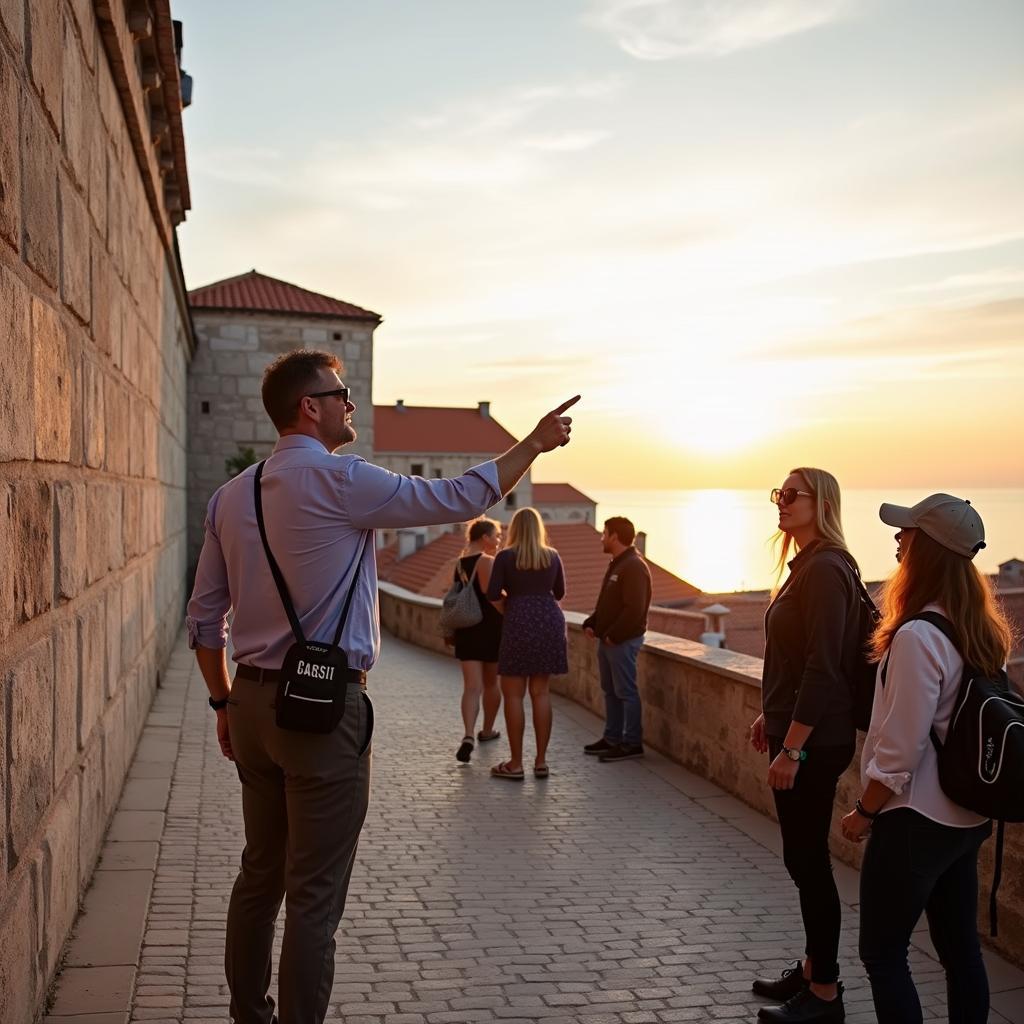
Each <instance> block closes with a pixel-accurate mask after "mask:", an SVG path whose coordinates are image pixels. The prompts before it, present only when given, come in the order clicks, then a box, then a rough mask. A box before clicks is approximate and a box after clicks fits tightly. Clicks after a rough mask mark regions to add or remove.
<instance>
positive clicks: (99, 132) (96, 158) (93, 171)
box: [87, 93, 107, 248]
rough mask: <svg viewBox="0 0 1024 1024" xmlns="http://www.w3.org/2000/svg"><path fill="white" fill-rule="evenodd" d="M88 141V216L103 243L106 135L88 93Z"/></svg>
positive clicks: (105, 223)
mask: <svg viewBox="0 0 1024 1024" xmlns="http://www.w3.org/2000/svg"><path fill="white" fill-rule="evenodd" d="M87 105H88V110H89V114H88V118H87V119H88V121H89V124H90V126H91V128H90V131H89V133H88V136H87V137H88V140H89V216H90V217H92V222H93V224H95V225H96V230H97V231H98V232H99V236H100V238H101V239H102V240H103V242H106V239H107V133H106V132H105V131H103V128H102V127H101V125H100V115H99V107H98V105H97V102H96V98H95V97H94V96H93V95H92V94H91V93H90V94H89V96H88V99H87ZM101 248H102V246H101Z"/></svg>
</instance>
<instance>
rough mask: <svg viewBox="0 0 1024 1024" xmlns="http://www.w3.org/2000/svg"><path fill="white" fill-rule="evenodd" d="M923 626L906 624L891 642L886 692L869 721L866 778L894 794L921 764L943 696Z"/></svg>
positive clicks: (935, 651) (936, 655)
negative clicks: (872, 741) (869, 753)
mask: <svg viewBox="0 0 1024 1024" xmlns="http://www.w3.org/2000/svg"><path fill="white" fill-rule="evenodd" d="M922 627H923V624H922V623H909V624H908V625H906V626H904V627H903V628H902V629H900V630H899V631H898V632H897V633H896V635H895V636H894V637H893V641H892V644H891V646H890V648H889V654H888V670H887V672H886V681H885V687H884V689H883V690H882V693H881V694H880V695H879V699H878V700H876V703H875V709H874V713H873V717H872V721H871V732H872V733H875V737H876V739H875V750H874V755H873V756H872V758H871V760H870V761H868V763H867V766H866V767H865V774H866V775H867V777H868V778H869V779H875V780H876V781H878V782H881V783H882V785H883V786H886V787H888V788H889V789H891V790H892V791H893V792H894V793H896V794H899V793H902V792H903V788H904V787H905V786H906V785H907V783H908V782H910V780H911V778H912V777H913V775H914V772H915V771H916V770H917V766H918V765H919V764H920V762H921V757H922V756H923V754H924V751H925V748H926V747H927V746H928V744H929V742H930V740H929V733H930V732H931V729H932V723H933V722H934V721H935V712H936V709H937V708H938V705H939V696H940V694H941V692H942V662H941V660H940V657H941V654H940V649H939V647H938V646H937V645H936V644H934V643H932V642H931V639H930V638H929V637H928V635H927V633H925V632H924V628H930V627H924V628H922ZM878 685H879V686H880V685H881V681H879V684H878Z"/></svg>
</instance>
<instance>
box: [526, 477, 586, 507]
mask: <svg viewBox="0 0 1024 1024" xmlns="http://www.w3.org/2000/svg"><path fill="white" fill-rule="evenodd" d="M584 502H585V503H586V504H588V505H596V504H597V502H596V501H594V499H593V498H588V497H587V496H586V495H585V494H584V493H583V492H582V491H579V490H577V489H576V488H575V487H573V485H572V484H539V483H537V482H536V481H534V483H533V503H534V505H575V504H580V503H584Z"/></svg>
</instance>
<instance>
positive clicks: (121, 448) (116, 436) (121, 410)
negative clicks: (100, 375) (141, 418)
mask: <svg viewBox="0 0 1024 1024" xmlns="http://www.w3.org/2000/svg"><path fill="white" fill-rule="evenodd" d="M103 391H104V398H103V406H104V411H105V413H106V423H105V427H106V440H105V442H104V448H105V454H106V462H107V471H108V472H109V473H115V474H117V475H118V476H127V475H128V467H129V464H130V454H129V453H130V450H131V446H132V445H133V444H135V443H136V442H135V439H134V438H133V437H132V435H131V427H130V424H131V396H130V393H129V391H128V389H127V388H126V387H125V386H124V385H123V384H122V383H121V382H120V381H119V380H118V379H117V377H115V376H114V375H113V374H110V375H109V376H107V378H106V380H105V381H104V386H103Z"/></svg>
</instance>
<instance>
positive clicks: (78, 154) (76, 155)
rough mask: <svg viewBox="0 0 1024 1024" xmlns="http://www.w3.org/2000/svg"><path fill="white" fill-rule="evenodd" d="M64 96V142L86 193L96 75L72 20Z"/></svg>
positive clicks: (66, 45)
mask: <svg viewBox="0 0 1024 1024" xmlns="http://www.w3.org/2000/svg"><path fill="white" fill-rule="evenodd" d="M63 93H64V96H63V124H64V131H63V135H62V138H61V142H62V143H63V146H64V153H65V155H66V156H67V158H68V163H69V164H70V165H71V172H72V174H73V175H74V179H75V182H76V183H77V184H78V187H79V188H81V189H82V191H83V193H84V192H85V191H86V190H87V189H88V187H89V136H90V134H91V133H92V131H93V125H92V124H91V123H89V115H90V113H91V112H92V111H91V106H90V104H89V100H90V99H91V98H92V76H91V75H90V74H89V69H88V68H87V67H86V66H85V56H84V55H83V53H82V48H81V47H80V46H79V43H78V37H77V34H76V32H75V27H74V25H73V24H72V23H71V22H70V21H68V22H66V23H65V25H64V81H63ZM86 259H88V253H87V254H86Z"/></svg>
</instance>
